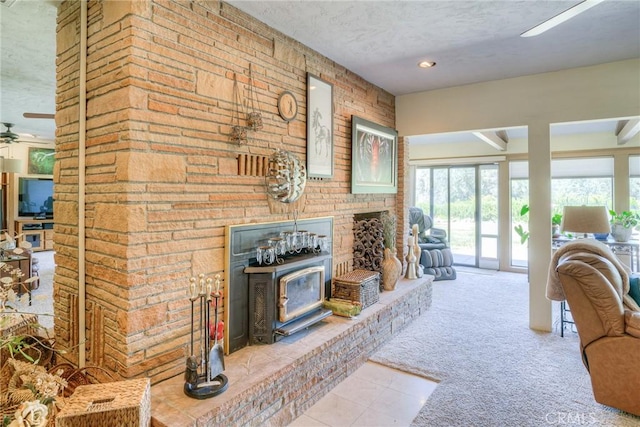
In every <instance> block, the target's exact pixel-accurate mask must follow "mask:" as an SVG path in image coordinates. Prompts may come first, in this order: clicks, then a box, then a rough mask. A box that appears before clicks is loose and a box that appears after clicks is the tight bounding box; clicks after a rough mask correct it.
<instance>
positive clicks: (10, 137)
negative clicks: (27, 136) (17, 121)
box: [0, 122, 50, 145]
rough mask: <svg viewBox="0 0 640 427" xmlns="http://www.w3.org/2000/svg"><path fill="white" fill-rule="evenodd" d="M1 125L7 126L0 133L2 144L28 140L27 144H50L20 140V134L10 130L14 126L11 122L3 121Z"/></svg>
mask: <svg viewBox="0 0 640 427" xmlns="http://www.w3.org/2000/svg"><path fill="white" fill-rule="evenodd" d="M2 125H3V126H4V127H6V128H7V129H6V130H5V131H4V132H2V133H0V143H2V144H12V143H14V142H28V143H29V144H44V145H49V144H50V142H46V141H37V140H33V141H20V134H17V133H15V132H13V131H12V130H11V128H12V127H13V126H14V125H13V123H4V122H3V123H2Z"/></svg>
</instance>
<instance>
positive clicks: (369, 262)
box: [353, 218, 384, 291]
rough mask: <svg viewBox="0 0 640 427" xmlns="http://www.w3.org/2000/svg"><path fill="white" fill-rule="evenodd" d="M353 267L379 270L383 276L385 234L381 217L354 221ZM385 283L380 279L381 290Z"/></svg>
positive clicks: (355, 268)
mask: <svg viewBox="0 0 640 427" xmlns="http://www.w3.org/2000/svg"><path fill="white" fill-rule="evenodd" d="M353 238H354V239H353V240H354V242H353V269H354V270H369V271H377V272H378V273H380V277H382V260H383V259H384V234H383V227H382V221H380V219H379V218H366V219H361V220H355V221H354V223H353ZM382 287H383V283H382V280H381V281H380V290H381V291H382Z"/></svg>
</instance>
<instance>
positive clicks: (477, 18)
mask: <svg viewBox="0 0 640 427" xmlns="http://www.w3.org/2000/svg"><path fill="white" fill-rule="evenodd" d="M578 2H579V1H577V0H571V1H564V0H554V1H540V0H536V1H533V0H526V1H520V0H510V1H506V0H505V1H486V0H477V1H459V0H450V1H244V0H237V1H236V0H232V1H229V3H230V4H232V5H234V6H236V7H238V8H240V9H242V10H244V11H245V12H247V13H248V14H250V15H252V16H254V17H255V18H257V19H259V20H260V21H263V22H264V23H266V24H267V25H269V26H271V27H273V28H275V29H276V30H279V31H281V32H282V33H284V34H286V35H288V36H291V37H293V38H295V39H297V40H298V41H300V42H301V43H303V44H305V45H307V46H309V47H311V48H312V49H314V50H316V51H318V52H319V53H321V54H322V55H325V56H327V57H328V58H330V59H332V60H334V61H335V62H336V63H338V64H340V65H343V66H345V67H346V68H348V69H350V70H352V71H353V72H355V73H357V74H359V75H360V76H362V77H363V78H364V79H366V80H368V81H370V82H372V83H374V84H376V85H378V86H380V87H381V88H383V89H386V90H387V91H389V92H391V93H392V94H394V95H401V94H406V93H412V92H419V91H424V90H432V89H438V88H444V87H451V86H459V85H464V84H470V83H475V82H481V81H490V80H497V79H503V78H509V77H517V76H522V75H528V74H536V73H542V72H547V71H555V70H561V69H567V68H574V67H580V66H586V65H594V64H600V63H606V62H612V61H618V60H623V59H629V58H638V57H640V24H639V23H640V1H637V0H606V1H605V2H603V3H601V4H599V5H597V6H595V7H593V8H592V9H589V10H588V11H587V12H585V13H583V14H581V15H579V16H578V17H576V18H574V19H572V20H570V21H568V22H566V23H564V24H562V25H561V26H559V27H556V28H554V29H552V30H550V31H549V32H547V33H545V34H543V35H540V36H538V37H533V38H521V37H519V34H520V33H522V32H523V31H526V30H528V29H529V28H531V27H533V26H535V25H537V24H539V23H540V22H542V21H544V20H546V19H548V18H550V17H552V16H554V15H556V14H558V13H559V12H561V11H563V10H565V9H567V8H569V7H571V6H573V5H574V4H576V3H578ZM55 4H56V1H54V0H46V1H42V0H41V1H33V0H16V2H15V3H14V4H13V5H12V6H11V7H6V6H5V5H0V27H1V28H0V35H1V40H0V49H1V57H0V60H1V61H0V73H1V81H0V89H1V93H0V108H1V109H0V121H3V122H6V121H9V122H13V123H16V126H15V128H14V131H15V132H17V133H30V134H36V135H38V136H41V137H45V138H50V139H52V138H53V136H54V130H55V124H54V121H53V120H45V119H24V118H23V117H22V113H23V112H35V113H52V112H54V109H55V25H56V7H55ZM423 59H427V60H432V61H436V62H437V66H436V67H435V68H433V69H428V70H424V69H420V68H418V67H417V63H418V61H420V60H423Z"/></svg>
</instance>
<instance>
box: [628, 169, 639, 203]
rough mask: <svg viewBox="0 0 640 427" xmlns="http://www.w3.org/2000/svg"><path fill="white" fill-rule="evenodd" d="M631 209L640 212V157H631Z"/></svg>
mask: <svg viewBox="0 0 640 427" xmlns="http://www.w3.org/2000/svg"><path fill="white" fill-rule="evenodd" d="M629 208H630V209H631V210H634V211H638V210H640V156H629Z"/></svg>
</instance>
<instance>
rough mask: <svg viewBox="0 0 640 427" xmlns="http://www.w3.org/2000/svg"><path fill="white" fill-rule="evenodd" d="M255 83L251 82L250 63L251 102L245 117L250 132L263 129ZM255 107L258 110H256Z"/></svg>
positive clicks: (250, 67) (250, 68)
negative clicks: (249, 109)
mask: <svg viewBox="0 0 640 427" xmlns="http://www.w3.org/2000/svg"><path fill="white" fill-rule="evenodd" d="M254 85H255V82H254V80H253V70H252V66H251V63H249V100H250V102H251V111H250V112H249V114H248V115H247V125H248V127H249V129H251V130H254V131H256V130H261V129H262V128H263V126H264V125H263V122H262V113H261V112H260V111H259V110H261V108H260V101H259V100H258V95H257V94H256V92H255V89H254ZM256 105H257V106H258V109H256Z"/></svg>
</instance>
